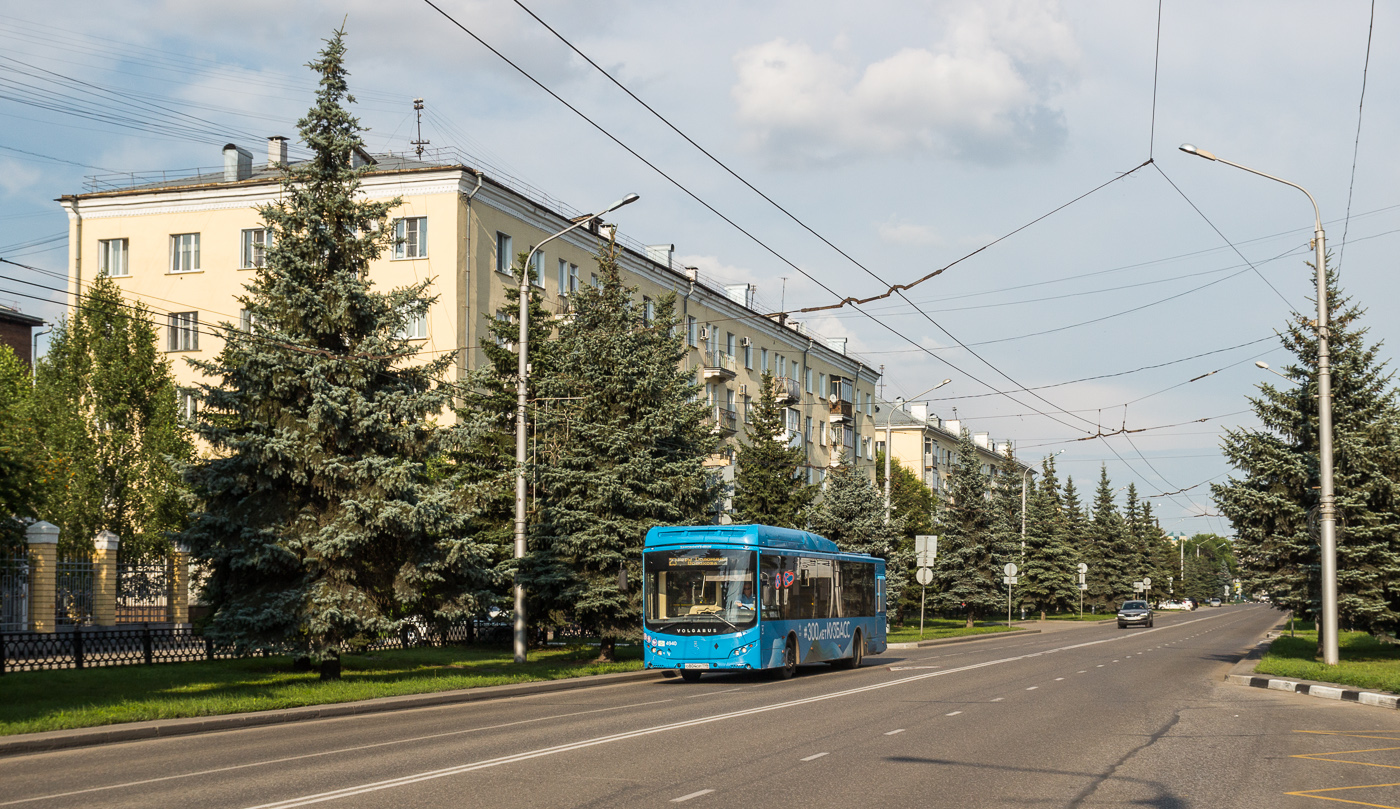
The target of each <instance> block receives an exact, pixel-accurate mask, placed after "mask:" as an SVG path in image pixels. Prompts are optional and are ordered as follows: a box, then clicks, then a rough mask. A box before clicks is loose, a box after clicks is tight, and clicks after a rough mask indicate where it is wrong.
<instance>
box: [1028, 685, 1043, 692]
mask: <svg viewBox="0 0 1400 809" xmlns="http://www.w3.org/2000/svg"><path fill="white" fill-rule="evenodd" d="M1039 687H1040V686H1038V685H1033V686H1031V687H1030V688H1027V689H1026V690H1027V691H1034V690H1036V689H1037V688H1039Z"/></svg>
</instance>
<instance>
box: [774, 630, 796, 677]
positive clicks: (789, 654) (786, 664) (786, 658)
mask: <svg viewBox="0 0 1400 809" xmlns="http://www.w3.org/2000/svg"><path fill="white" fill-rule="evenodd" d="M796 673H797V639H796V638H793V637H789V638H788V641H787V646H786V647H784V648H783V665H782V667H781V668H777V669H774V670H773V674H774V675H775V676H776V677H777V678H778V679H779V680H791V679H792V675H794V674H796Z"/></svg>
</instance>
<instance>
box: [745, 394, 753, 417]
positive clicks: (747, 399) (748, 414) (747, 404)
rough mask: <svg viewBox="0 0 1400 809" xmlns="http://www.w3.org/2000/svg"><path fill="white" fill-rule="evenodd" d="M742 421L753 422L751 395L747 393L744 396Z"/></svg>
mask: <svg viewBox="0 0 1400 809" xmlns="http://www.w3.org/2000/svg"><path fill="white" fill-rule="evenodd" d="M744 423H745V424H752V423H753V397H751V396H748V395H745V396H744Z"/></svg>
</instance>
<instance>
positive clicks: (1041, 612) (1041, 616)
mask: <svg viewBox="0 0 1400 809" xmlns="http://www.w3.org/2000/svg"><path fill="white" fill-rule="evenodd" d="M1040 620H1042V621H1044V620H1045V610H1041V611H1040Z"/></svg>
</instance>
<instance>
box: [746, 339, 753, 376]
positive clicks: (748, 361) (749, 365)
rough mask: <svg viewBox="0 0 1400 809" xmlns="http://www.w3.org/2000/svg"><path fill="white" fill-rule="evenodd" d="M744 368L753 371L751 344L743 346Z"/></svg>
mask: <svg viewBox="0 0 1400 809" xmlns="http://www.w3.org/2000/svg"><path fill="white" fill-rule="evenodd" d="M744 367H745V368H747V369H749V370H750V371H752V370H753V343H748V344H747V345H745V346H744Z"/></svg>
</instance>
